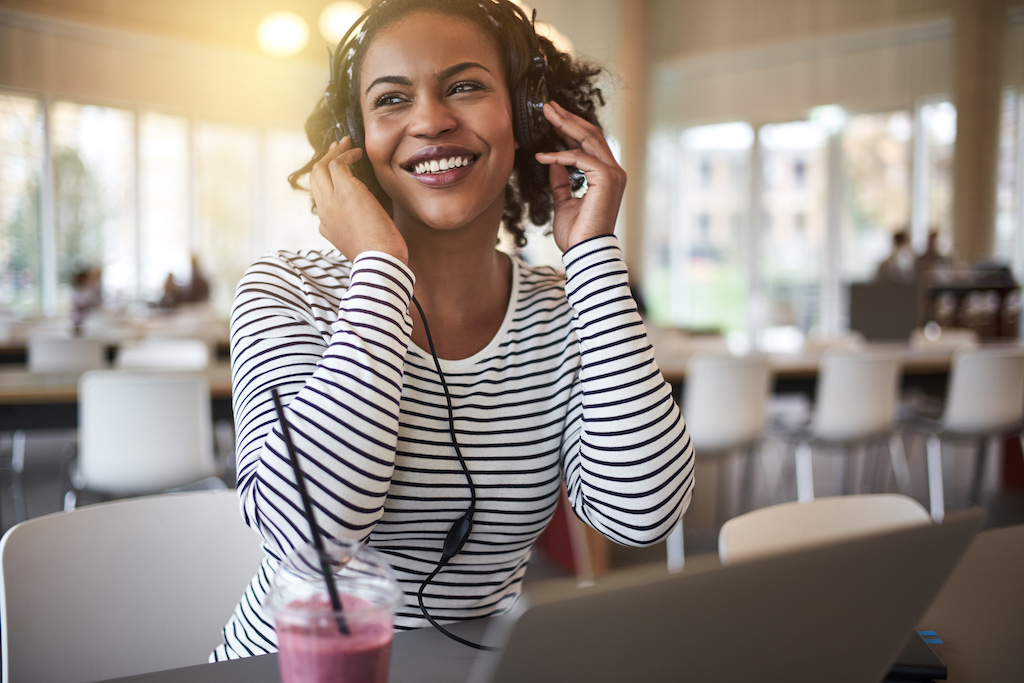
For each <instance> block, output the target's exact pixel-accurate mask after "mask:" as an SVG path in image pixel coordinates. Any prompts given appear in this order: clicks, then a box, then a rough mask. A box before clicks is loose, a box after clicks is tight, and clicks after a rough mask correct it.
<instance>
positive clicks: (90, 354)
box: [0, 320, 106, 522]
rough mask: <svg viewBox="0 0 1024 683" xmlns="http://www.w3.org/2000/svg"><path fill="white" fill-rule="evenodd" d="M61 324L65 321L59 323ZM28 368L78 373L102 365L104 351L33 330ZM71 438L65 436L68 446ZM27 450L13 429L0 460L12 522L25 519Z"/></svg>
mask: <svg viewBox="0 0 1024 683" xmlns="http://www.w3.org/2000/svg"><path fill="white" fill-rule="evenodd" d="M59 322H60V323H61V324H64V323H65V321H63V320H61V321H59ZM27 351H28V369H29V371H31V372H40V373H80V372H85V371H87V370H94V369H97V368H102V367H105V366H106V356H105V353H106V351H105V348H104V346H103V344H102V342H100V341H99V340H96V339H88V338H82V337H72V336H65V335H62V334H60V333H59V332H54V331H52V330H50V331H47V328H43V331H39V330H36V331H34V332H33V333H32V334H31V335H30V336H29V338H28V347H27ZM73 442H74V437H73V435H71V434H70V433H69V438H68V444H67V445H68V446H71V445H73ZM27 450H28V435H27V433H26V431H25V430H23V429H17V430H15V431H14V432H13V433H12V434H11V455H10V459H9V460H7V459H4V460H0V470H7V471H9V472H10V473H11V500H12V502H13V503H14V520H15V521H16V522H21V521H24V520H25V518H26V517H27V510H26V508H25V494H24V487H23V484H22V475H23V474H24V471H25V457H26V453H27Z"/></svg>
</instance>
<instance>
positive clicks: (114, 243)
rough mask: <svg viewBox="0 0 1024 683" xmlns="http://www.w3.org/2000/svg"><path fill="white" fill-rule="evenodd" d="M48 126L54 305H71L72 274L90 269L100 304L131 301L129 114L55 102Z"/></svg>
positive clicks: (133, 267)
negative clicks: (95, 270) (99, 280)
mask: <svg viewBox="0 0 1024 683" xmlns="http://www.w3.org/2000/svg"><path fill="white" fill-rule="evenodd" d="M52 122H53V177H54V223H55V227H56V232H57V273H58V304H59V306H60V307H61V308H64V309H67V308H68V307H69V306H70V301H71V285H70V282H71V277H72V275H73V274H74V273H75V272H78V271H81V270H84V269H86V268H91V267H100V268H102V269H103V292H104V297H105V298H107V299H108V300H110V299H114V300H118V299H127V298H134V297H135V295H136V292H137V283H136V277H135V276H136V262H137V257H136V242H135V216H134V189H135V183H134V177H135V170H134V165H135V164H134V161H135V160H134V156H135V155H134V149H133V146H134V143H133V139H134V132H133V126H134V115H133V114H132V112H130V111H126V110H123V109H115V108H112V107H97V106H92V105H81V104H75V103H71V102H56V103H55V104H54V105H53V109H52Z"/></svg>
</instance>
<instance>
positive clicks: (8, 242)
mask: <svg viewBox="0 0 1024 683" xmlns="http://www.w3.org/2000/svg"><path fill="white" fill-rule="evenodd" d="M42 177H43V115H42V106H41V103H40V102H39V100H37V99H35V98H31V97H21V96H18V95H13V94H9V93H0V312H2V311H3V310H4V309H8V310H11V311H14V312H16V313H18V314H20V315H33V314H37V313H39V312H40V305H41V282H40V267H41V259H40V254H41V245H40V233H39V203H40V182H41V180H42Z"/></svg>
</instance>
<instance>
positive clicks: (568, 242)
mask: <svg viewBox="0 0 1024 683" xmlns="http://www.w3.org/2000/svg"><path fill="white" fill-rule="evenodd" d="M544 116H545V117H546V118H547V120H548V121H549V122H550V123H551V125H552V126H554V128H555V130H556V131H558V135H559V136H560V137H561V138H562V139H563V140H564V141H565V143H566V145H567V146H568V147H569V149H566V150H563V151H561V152H539V153H538V154H537V155H536V157H537V161H539V162H540V163H542V164H545V165H547V166H548V167H549V175H550V178H551V189H552V190H553V191H554V196H555V219H554V223H553V232H554V236H555V244H556V245H557V246H558V248H559V249H561V250H562V251H563V252H565V251H567V250H569V249H570V248H571V247H574V246H575V245H577V244H579V243H580V242H582V241H584V240H587V239H590V238H591V237H597V236H599V235H611V234H612V232H613V231H614V230H615V219H616V217H617V216H618V215H619V205H620V204H622V193H623V192H624V191H625V189H626V172H625V171H623V170H622V167H621V166H619V164H618V162H617V161H615V157H614V156H613V155H612V150H611V149H610V148H609V147H608V142H607V141H606V140H605V137H604V134H603V133H602V132H601V129H600V128H598V127H597V126H595V125H594V124H592V123H590V122H589V121H586V120H584V119H582V118H580V117H579V116H576V115H575V114H571V113H570V112H568V111H566V110H565V109H563V108H562V107H561V106H559V105H558V104H556V103H554V102H548V103H547V104H545V105H544ZM567 166H575V167H576V168H578V169H580V170H581V171H583V172H584V173H585V174H586V176H587V191H586V193H585V194H584V195H583V196H582V197H574V196H573V194H572V187H571V186H570V184H569V172H568V171H567V170H566V167H567Z"/></svg>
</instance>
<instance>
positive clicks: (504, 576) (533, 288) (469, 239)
mask: <svg viewBox="0 0 1024 683" xmlns="http://www.w3.org/2000/svg"><path fill="white" fill-rule="evenodd" d="M331 66H332V75H331V81H330V83H329V84H328V87H327V92H326V96H325V98H324V101H323V102H322V103H321V104H320V105H319V106H318V107H317V109H316V110H315V111H314V112H313V114H312V116H311V117H310V119H309V121H308V122H307V127H306V130H307V134H308V137H309V140H310V143H311V145H312V146H313V149H314V155H313V157H312V159H311V160H310V162H309V163H308V164H307V165H306V166H305V167H303V168H302V169H300V170H299V171H297V172H296V173H294V174H292V176H291V177H290V180H291V181H292V183H293V184H296V185H297V184H298V181H299V180H300V179H301V178H303V177H304V176H305V175H307V174H308V175H309V187H310V190H311V193H312V197H313V202H314V205H315V210H316V213H317V215H318V217H319V219H320V223H321V225H320V232H321V233H322V234H323V235H324V236H325V237H326V238H327V239H328V240H329V241H330V242H331V243H332V244H333V245H334V246H335V247H336V249H337V250H336V251H330V252H325V253H320V252H303V253H292V252H278V253H276V254H273V255H270V256H267V257H265V258H264V259H262V260H261V261H259V262H258V263H256V264H255V265H254V266H253V267H252V268H250V270H249V272H248V273H247V274H246V276H245V277H244V278H243V280H242V282H241V283H240V285H239V287H238V290H237V295H236V300H235V307H234V312H233V316H232V349H233V354H232V365H233V377H234V397H235V398H234V401H235V418H236V425H237V426H238V430H239V438H238V449H237V458H238V491H239V495H240V497H241V499H242V510H243V514H244V517H245V519H246V521H247V523H249V524H250V526H252V527H253V528H254V529H255V530H257V531H258V532H259V533H260V534H261V535H262V536H263V539H264V548H265V550H266V553H267V556H266V559H265V560H264V562H263V564H262V565H261V567H260V569H259V571H258V572H257V575H256V577H255V578H254V579H253V581H252V583H251V585H250V587H249V589H248V590H247V592H246V594H245V595H244V596H243V598H242V600H241V601H240V604H239V607H238V609H237V610H236V612H235V614H234V616H233V617H232V618H231V620H230V622H229V623H228V625H227V626H226V627H225V629H224V642H223V643H222V644H221V646H220V647H218V648H217V650H216V651H215V652H214V655H213V657H214V658H215V659H220V658H228V657H241V656H246V655H250V654H256V653H260V652H268V651H273V650H274V649H276V643H277V640H276V635H275V631H274V627H273V624H272V623H271V621H270V620H269V618H268V617H267V616H266V614H265V612H264V608H263V604H264V600H265V597H266V591H267V588H268V586H269V584H270V582H271V581H272V579H273V576H274V575H275V573H276V571H277V568H278V567H279V565H280V562H281V560H282V559H283V558H284V556H285V555H286V554H287V553H288V552H290V551H291V549H293V548H295V547H296V546H298V545H300V544H301V543H303V542H304V537H305V533H306V532H305V530H306V529H308V522H307V521H306V520H305V519H304V518H303V516H302V513H301V512H300V510H301V509H302V506H301V505H300V504H299V493H298V490H297V485H296V482H295V480H294V476H293V475H292V474H291V472H292V468H291V466H290V464H289V463H288V460H287V458H286V457H285V456H284V453H286V448H285V447H284V442H283V440H282V433H283V426H286V427H287V428H288V431H289V432H290V433H291V434H292V435H293V436H294V441H295V445H296V447H297V450H298V453H299V454H300V457H301V458H302V459H303V460H304V461H305V462H306V463H309V464H308V465H307V466H306V468H305V469H306V471H307V474H308V477H309V479H310V482H311V484H310V486H309V490H310V492H311V496H312V498H313V500H314V504H315V508H316V509H317V513H316V515H317V518H316V520H315V523H316V524H317V525H318V526H319V528H320V530H321V532H322V533H323V534H324V535H326V536H328V537H330V538H347V539H353V540H356V541H359V542H364V543H366V544H368V545H370V546H372V547H373V548H375V549H376V550H378V551H380V552H381V553H383V554H384V555H385V556H386V557H387V559H388V561H389V562H391V563H392V564H393V566H394V569H395V571H396V574H397V576H398V578H399V580H400V582H401V583H402V584H403V587H404V589H405V595H406V601H405V604H404V605H402V606H400V607H399V609H398V613H397V615H396V625H397V627H398V628H416V627H421V626H424V625H427V624H432V625H434V626H435V627H437V628H439V629H441V630H442V631H443V632H445V633H446V634H447V632H446V631H445V630H444V628H443V626H442V625H441V623H439V622H450V621H457V620H463V619H472V618H477V617H483V616H489V615H492V614H497V613H501V612H504V611H506V610H508V609H509V608H510V607H511V606H512V605H513V604H514V603H515V601H516V599H517V597H518V595H519V592H520V587H521V583H522V579H523V574H524V572H525V571H526V566H527V563H528V560H529V557H530V550H531V548H532V546H533V543H534V541H536V539H537V537H538V535H539V534H540V533H541V531H543V529H544V527H545V526H546V525H547V523H548V521H549V520H550V519H551V516H552V514H553V512H554V508H555V505H556V504H557V501H558V498H559V489H560V487H561V486H562V484H563V482H564V485H565V487H566V489H567V491H568V498H569V501H570V503H571V505H572V507H573V510H574V512H575V513H576V514H577V515H578V516H579V517H580V518H581V519H583V520H584V521H586V522H587V523H588V524H590V525H591V526H592V527H594V528H595V529H596V530H598V531H599V532H601V533H602V534H604V535H605V536H607V537H608V538H610V539H612V540H614V541H616V542H619V543H623V544H629V545H646V544H652V543H656V542H658V541H660V540H662V539H664V538H665V536H666V535H667V534H668V533H669V531H670V530H671V529H672V528H673V526H674V525H675V524H676V523H677V522H678V520H679V518H680V515H682V513H683V511H684V510H685V509H686V507H687V505H688V504H689V500H690V496H691V493H692V488H693V453H692V449H691V448H690V443H689V438H688V435H687V433H686V428H685V426H684V423H683V420H682V417H681V415H680V414H679V409H678V407H677V405H676V403H675V401H674V400H673V397H672V391H671V388H670V387H669V385H668V384H667V383H666V382H665V381H664V379H663V377H662V375H661V372H660V370H659V369H658V367H657V365H656V363H655V361H654V357H653V352H652V348H651V345H650V343H649V342H648V340H647V335H646V331H645V329H644V324H643V321H642V319H641V318H640V315H639V313H638V311H637V307H636V303H635V302H634V300H633V298H632V296H631V294H630V291H629V282H628V273H627V271H626V268H625V265H624V262H623V260H622V253H621V251H620V249H619V246H618V243H617V241H616V238H615V236H614V235H613V234H612V231H613V228H614V225H615V219H616V215H617V213H618V210H619V204H620V202H621V199H622V193H623V189H624V186H625V181H626V178H625V174H624V173H623V171H622V169H621V168H620V167H619V165H618V164H617V163H616V161H615V159H614V157H613V155H612V153H611V150H610V149H609V148H608V145H607V143H606V141H605V138H604V136H603V135H602V132H601V129H600V127H599V126H598V124H597V118H596V114H595V110H596V106H597V104H598V103H600V102H601V97H600V93H599V91H598V90H597V89H596V88H595V87H594V85H593V80H594V78H595V76H596V75H597V74H598V73H599V70H598V69H596V68H594V67H590V66H587V65H582V64H580V63H578V62H576V61H574V60H573V59H572V58H571V57H570V56H569V55H566V54H564V53H561V52H559V51H558V50H557V49H555V47H554V46H553V45H552V44H551V42H550V41H548V40H547V39H546V38H543V37H541V36H538V35H537V34H536V32H535V31H534V28H533V24H532V21H531V19H530V18H529V17H527V16H526V15H525V14H524V13H523V12H522V11H521V10H520V9H519V8H517V7H516V6H515V5H513V4H512V3H510V2H508V1H507V0H480V1H478V0H378V2H376V3H374V4H373V5H372V6H371V7H370V9H369V10H368V11H367V13H366V14H365V15H364V16H363V18H362V19H361V20H360V22H358V23H357V25H356V26H355V27H354V28H353V30H352V31H351V32H350V34H349V35H348V36H346V37H345V38H344V39H343V40H342V42H341V44H339V46H338V49H337V52H336V53H335V55H334V56H333V59H332V64H331ZM570 167H572V168H575V169H579V171H581V172H582V173H583V174H585V176H586V189H585V192H582V193H580V192H575V193H574V192H573V184H572V182H571V181H570V174H569V172H568V170H567V169H568V168H570ZM524 211H525V212H527V213H528V215H529V217H530V219H531V220H532V221H533V222H535V223H538V224H540V223H544V222H547V221H548V220H549V219H551V218H552V215H553V222H552V226H553V227H552V230H553V235H554V239H555V242H556V244H557V245H558V247H559V249H561V250H562V251H563V263H564V265H565V272H564V273H562V272H555V271H552V270H551V269H547V268H532V267H530V266H528V265H527V264H525V263H524V262H522V261H521V260H519V259H518V258H513V257H509V256H508V255H506V254H504V253H502V252H500V251H498V250H496V248H495V247H496V243H497V236H498V231H499V229H500V228H501V226H502V225H504V226H505V229H506V230H509V231H510V232H511V233H512V235H513V237H514V238H515V240H516V241H517V242H519V243H520V244H521V243H522V241H523V231H522V218H523V215H524ZM410 306H412V307H413V308H414V309H415V311H416V313H415V314H413V313H411V309H410ZM428 321H429V325H428ZM273 388H277V389H278V391H279V392H280V393H281V395H282V397H283V399H284V401H285V402H286V403H287V408H286V409H285V411H284V413H283V416H284V417H283V418H281V419H283V420H284V421H285V422H280V421H278V420H275V419H273V418H271V417H270V416H271V415H272V414H273V410H272V409H271V408H270V405H271V402H272V398H271V395H270V391H271V389H273ZM448 635H451V634H448ZM452 637H455V636H452ZM456 639H457V640H458V638H457V637H456ZM460 642H466V641H460ZM466 644H469V645H473V644H472V643H468V642H466Z"/></svg>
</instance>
